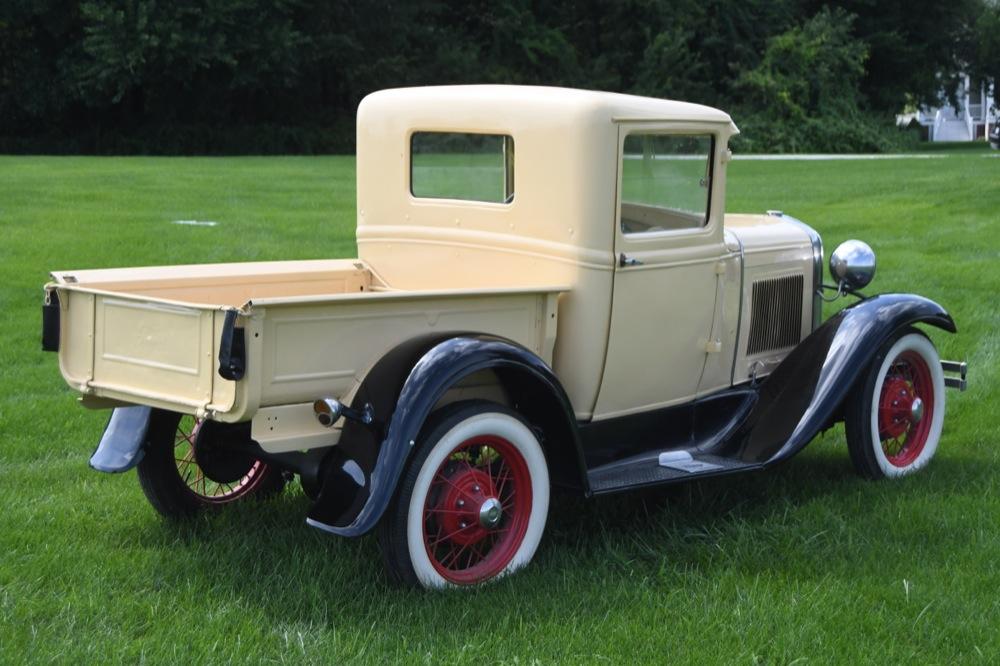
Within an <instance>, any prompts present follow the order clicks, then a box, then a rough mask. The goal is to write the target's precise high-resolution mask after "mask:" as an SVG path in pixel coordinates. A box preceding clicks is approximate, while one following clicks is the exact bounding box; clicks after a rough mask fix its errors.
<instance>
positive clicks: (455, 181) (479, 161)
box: [410, 132, 514, 204]
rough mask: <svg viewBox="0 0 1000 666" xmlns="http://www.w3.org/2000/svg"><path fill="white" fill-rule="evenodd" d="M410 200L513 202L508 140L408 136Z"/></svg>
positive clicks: (430, 134) (441, 134) (455, 134)
mask: <svg viewBox="0 0 1000 666" xmlns="http://www.w3.org/2000/svg"><path fill="white" fill-rule="evenodd" d="M410 194H412V195H413V196H414V197H417V198H421V199H457V200H461V201H482V202H487V203H499V204H509V203H512V202H513V201H514V139H513V138H512V137H511V136H509V135H505V134H473V133H465V132H414V133H413V134H412V135H411V137H410Z"/></svg>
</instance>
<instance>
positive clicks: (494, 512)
mask: <svg viewBox="0 0 1000 666" xmlns="http://www.w3.org/2000/svg"><path fill="white" fill-rule="evenodd" d="M502 516H503V510H502V509H501V507H500V500H498V499H497V498H496V497H490V498H489V499H487V500H486V501H485V502H483V503H482V504H481V505H480V507H479V524H480V525H481V526H482V527H484V528H486V529H488V530H491V529H493V528H494V527H496V526H497V525H499V524H500V518H501V517H502Z"/></svg>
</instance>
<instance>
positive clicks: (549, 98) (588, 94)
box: [362, 85, 735, 130]
mask: <svg viewBox="0 0 1000 666" xmlns="http://www.w3.org/2000/svg"><path fill="white" fill-rule="evenodd" d="M425 104H433V105H434V106H436V107H437V108H438V109H439V110H440V109H441V108H448V110H449V113H452V114H454V113H462V112H463V111H466V110H467V111H469V112H476V111H478V110H491V111H492V112H493V113H496V112H497V111H499V110H503V109H506V110H509V111H516V112H521V113H524V112H528V113H530V114H532V115H535V114H538V115H542V116H544V115H546V114H566V113H569V114H571V115H576V114H581V115H585V116H587V117H589V118H590V119H591V121H594V120H599V119H600V120H604V121H606V122H623V121H652V120H663V121H673V120H676V121H693V122H713V123H726V124H731V123H732V119H731V118H730V117H729V114H728V113H726V112H724V111H720V110H719V109H715V108H712V107H710V106H703V105H701V104H691V103H689V102H679V101H675V100H669V99H656V98H652V97H640V96H638V95H624V94H621V93H611V92H600V91H595V90H578V89H574V88H557V87H551V86H518V85H459V86H425V87H419V88H394V89H390V90H381V91H379V92H376V93H373V94H371V95H369V96H368V97H366V98H365V100H364V101H363V102H362V107H365V106H368V107H370V108H371V107H375V108H391V109H393V110H394V111H395V112H396V113H400V112H404V113H405V110H406V109H412V108H414V107H415V106H416V107H420V106H423V105H425ZM371 110H375V109H374V108H372V109H371ZM733 129H734V130H735V127H734V128H733Z"/></svg>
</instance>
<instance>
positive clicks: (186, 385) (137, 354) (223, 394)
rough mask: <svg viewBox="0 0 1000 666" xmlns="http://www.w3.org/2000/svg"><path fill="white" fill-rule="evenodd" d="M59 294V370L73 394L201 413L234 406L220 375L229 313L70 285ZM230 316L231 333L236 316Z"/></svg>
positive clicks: (233, 391)
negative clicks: (223, 342) (222, 347)
mask: <svg viewBox="0 0 1000 666" xmlns="http://www.w3.org/2000/svg"><path fill="white" fill-rule="evenodd" d="M54 292H55V293H56V295H57V299H58V307H59V320H60V321H59V367H60V370H61V372H62V375H63V377H64V378H65V379H66V381H67V382H68V383H69V384H70V385H71V386H72V387H73V388H75V389H76V390H78V391H80V392H81V393H83V394H84V395H88V396H96V397H100V398H108V399H111V400H120V401H124V402H131V403H139V404H147V405H151V406H154V407H162V408H165V409H172V410H174V411H180V412H186V413H190V414H197V415H200V416H204V415H206V414H208V413H225V412H230V411H231V410H232V409H233V408H234V407H235V406H236V403H237V382H236V381H229V380H226V379H223V378H222V377H221V376H220V375H219V373H218V367H219V349H220V345H221V343H222V340H223V337H224V333H225V332H226V331H225V329H226V325H227V317H226V314H227V311H230V312H235V311H234V310H233V309H232V308H226V309H223V308H219V307H218V306H209V305H205V306H198V305H186V304H173V303H164V302H160V301H157V300H155V299H153V300H151V299H144V298H141V297H133V296H129V295H127V294H110V293H101V292H99V291H96V290H88V289H81V288H75V287H72V286H67V285H60V286H58V287H57V288H55V289H54ZM50 293H51V292H50ZM49 298H50V300H52V301H55V299H52V297H51V296H50V297H49ZM53 305H55V303H53ZM229 319H230V321H229V322H228V323H229V327H230V328H231V329H232V328H234V324H235V323H236V317H235V316H234V315H230V317H229ZM239 333H240V335H242V330H239ZM213 415H216V414H213ZM226 420H229V419H226Z"/></svg>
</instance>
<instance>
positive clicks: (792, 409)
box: [728, 294, 956, 464]
mask: <svg viewBox="0 0 1000 666" xmlns="http://www.w3.org/2000/svg"><path fill="white" fill-rule="evenodd" d="M916 323H926V324H930V325H932V326H936V327H938V328H941V329H944V330H946V331H949V332H951V333H955V332H956V328H955V322H954V321H953V320H952V318H951V316H950V315H949V314H948V313H947V312H946V311H945V309H944V308H942V307H941V306H940V305H938V304H937V303H935V302H934V301H931V300H929V299H926V298H923V297H922V296H916V295H913V294H881V295H879V296H873V297H871V298H866V299H865V300H863V301H860V302H858V303H855V304H854V305H852V306H850V307H848V308H845V309H843V310H841V311H840V312H838V313H837V314H835V315H834V316H833V317H831V318H830V319H829V320H827V321H826V322H825V323H824V324H823V325H822V326H820V327H819V328H817V329H816V330H815V331H814V332H813V333H812V334H811V335H810V336H809V337H807V338H806V339H805V340H803V341H802V342H801V343H800V344H799V346H798V347H796V348H795V349H794V350H793V351H792V353H790V354H789V355H788V356H787V357H786V358H785V360H784V361H782V363H781V364H780V365H779V366H778V367H777V368H775V370H774V372H772V373H771V374H770V376H768V378H767V379H766V380H764V382H763V384H762V385H761V387H760V394H759V399H758V401H757V404H756V405H755V406H754V408H753V409H752V410H751V412H750V414H749V415H748V417H747V421H746V422H745V424H744V426H743V428H742V429H741V430H742V435H741V436H740V437H736V438H734V439H733V440H732V443H733V444H732V446H733V447H734V448H736V449H737V450H732V449H731V450H730V451H728V455H733V456H735V457H737V458H739V459H741V460H743V461H745V462H755V463H762V464H773V463H777V462H780V461H782V460H785V459H787V458H789V457H791V456H792V455H794V454H795V453H797V452H798V451H800V450H801V449H802V448H803V447H805V445H806V444H808V443H809V441H810V440H811V439H812V438H813V437H815V436H816V435H817V434H818V433H819V432H820V430H822V429H823V428H824V427H826V426H827V425H828V424H829V423H831V422H832V421H834V420H835V419H836V418H837V415H838V413H839V411H840V409H841V405H842V404H843V402H844V399H845V398H846V397H847V396H848V394H849V393H850V392H851V390H852V389H853V388H854V386H855V384H856V383H857V380H858V378H859V377H860V376H861V374H862V372H863V371H864V370H865V368H867V367H868V365H869V363H871V361H872V359H873V358H874V357H875V355H876V353H878V350H879V348H880V347H882V345H883V344H884V343H885V342H886V341H887V340H888V339H889V338H890V337H891V336H892V335H893V334H894V333H896V332H897V331H899V330H900V329H901V328H904V327H906V326H910V325H912V324H916Z"/></svg>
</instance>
